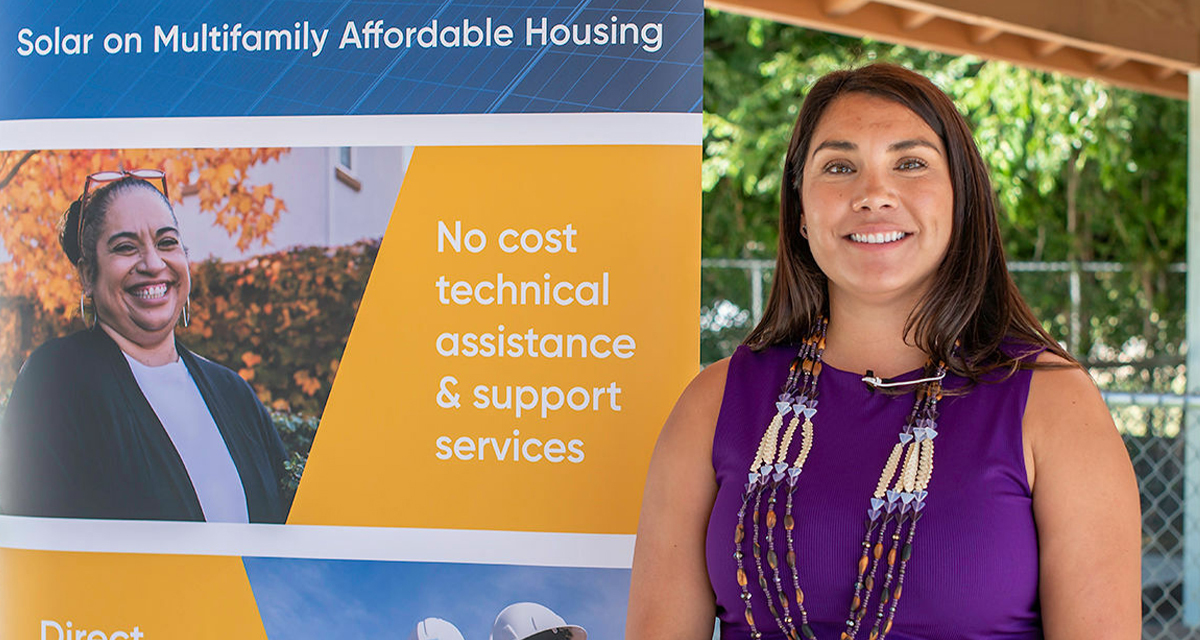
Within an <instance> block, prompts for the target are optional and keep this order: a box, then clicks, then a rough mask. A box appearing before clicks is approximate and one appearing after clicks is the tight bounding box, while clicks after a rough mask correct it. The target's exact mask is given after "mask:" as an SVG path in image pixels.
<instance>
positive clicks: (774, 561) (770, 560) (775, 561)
mask: <svg viewBox="0 0 1200 640" xmlns="http://www.w3.org/2000/svg"><path fill="white" fill-rule="evenodd" d="M767 564H768V565H770V566H771V568H772V569H778V568H779V558H778V556H776V555H775V550H774V549H770V550H768V551H767Z"/></svg>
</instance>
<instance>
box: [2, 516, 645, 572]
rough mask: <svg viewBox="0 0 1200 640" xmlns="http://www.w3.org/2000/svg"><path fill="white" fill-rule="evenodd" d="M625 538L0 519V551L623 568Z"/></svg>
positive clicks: (627, 562)
mask: <svg viewBox="0 0 1200 640" xmlns="http://www.w3.org/2000/svg"><path fill="white" fill-rule="evenodd" d="M633 542H634V536H632V535H615V534H585V533H533V532H521V531H469V530H461V529H390V528H380V527H326V526H309V525H266V524H220V523H202V522H156V521H126V520H73V519H65V518H25V517H17V516H0V548H10V549H33V550H42V551H82V552H89V553H154V554H169V555H203V556H262V557H275V558H322V559H336V560H382V561H409V562H416V561H420V562H455V563H472V564H512V565H526V566H546V567H587V568H601V569H627V568H629V567H630V566H632V563H633Z"/></svg>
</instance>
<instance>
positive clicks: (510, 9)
mask: <svg viewBox="0 0 1200 640" xmlns="http://www.w3.org/2000/svg"><path fill="white" fill-rule="evenodd" d="M703 19H704V16H703V6H702V2H701V1H700V0H687V1H686V2H676V1H675V0H606V1H605V2H596V3H593V2H578V3H575V4H565V3H562V2H557V1H555V0H532V1H527V2H523V3H520V4H512V3H502V2H495V1H491V0H483V1H481V2H471V3H465V2H464V3H453V2H440V3H437V2H409V1H395V0H391V1H383V2H370V3H365V2H349V1H347V0H337V1H321V0H318V1H309V2H298V1H294V0H269V1H267V2H264V3H244V2H238V1H235V0H212V1H211V2H197V3H194V4H192V5H188V6H182V5H180V4H178V3H162V2H156V1H147V0H136V1H135V0H130V1H117V2H111V3H90V2H89V3H82V2H71V3H68V2H44V1H42V2H36V1H28V2H24V3H23V4H22V5H18V6H15V7H12V8H10V10H8V11H5V12H3V15H0V43H3V47H2V48H0V78H3V82H4V85H5V86H6V87H7V88H8V90H7V91H5V92H4V94H3V95H0V119H31V118H101V117H163V116H292V115H350V114H354V115H373V114H456V113H457V114H482V113H587V112H647V113H699V112H700V106H701V105H700V95H701V54H700V52H701V51H702V39H703Z"/></svg>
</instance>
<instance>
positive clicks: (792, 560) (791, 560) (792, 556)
mask: <svg viewBox="0 0 1200 640" xmlns="http://www.w3.org/2000/svg"><path fill="white" fill-rule="evenodd" d="M787 563H788V566H789V567H791V568H792V569H795V568H796V552H795V551H792V550H791V549H789V550H788V552H787Z"/></svg>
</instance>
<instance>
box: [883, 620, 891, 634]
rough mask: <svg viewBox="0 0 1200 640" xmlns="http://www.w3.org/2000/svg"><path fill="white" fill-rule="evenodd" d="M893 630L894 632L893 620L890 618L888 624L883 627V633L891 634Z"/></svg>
mask: <svg viewBox="0 0 1200 640" xmlns="http://www.w3.org/2000/svg"><path fill="white" fill-rule="evenodd" d="M891 632H892V621H891V620H888V623H887V625H886V626H885V627H884V628H883V635H885V636H886V635H887V634H889V633H891Z"/></svg>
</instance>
